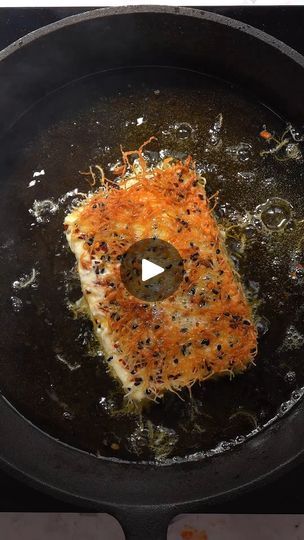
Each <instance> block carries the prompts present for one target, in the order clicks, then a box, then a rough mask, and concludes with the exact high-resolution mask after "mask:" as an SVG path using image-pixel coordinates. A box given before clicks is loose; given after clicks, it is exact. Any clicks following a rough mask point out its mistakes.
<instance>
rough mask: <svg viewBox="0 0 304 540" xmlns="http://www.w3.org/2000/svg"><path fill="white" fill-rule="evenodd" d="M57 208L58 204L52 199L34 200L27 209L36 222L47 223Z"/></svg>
mask: <svg viewBox="0 0 304 540" xmlns="http://www.w3.org/2000/svg"><path fill="white" fill-rule="evenodd" d="M58 209H59V206H58V204H57V203H55V202H54V200H53V199H45V200H44V201H37V200H35V201H34V202H33V206H32V208H30V209H29V213H30V214H31V215H32V216H34V218H35V219H36V222H37V223H49V221H50V219H51V217H52V215H53V214H56V212H57V211H58Z"/></svg>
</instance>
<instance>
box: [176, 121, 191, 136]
mask: <svg viewBox="0 0 304 540" xmlns="http://www.w3.org/2000/svg"><path fill="white" fill-rule="evenodd" d="M192 132H193V128H192V126H191V125H190V124H188V123H186V122H184V123H182V124H175V133H176V138H177V139H180V140H185V139H190V138H191V136H192Z"/></svg>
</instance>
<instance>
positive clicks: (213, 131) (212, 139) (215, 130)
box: [208, 113, 223, 146]
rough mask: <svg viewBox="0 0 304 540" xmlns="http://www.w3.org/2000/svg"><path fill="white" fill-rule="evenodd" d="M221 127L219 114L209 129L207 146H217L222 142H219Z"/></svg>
mask: <svg viewBox="0 0 304 540" xmlns="http://www.w3.org/2000/svg"><path fill="white" fill-rule="evenodd" d="M222 125H223V115H222V114H221V113H220V114H219V115H218V116H217V117H216V119H215V121H214V124H213V126H212V127H211V128H210V129H209V132H208V133H209V141H208V142H209V144H210V145H211V146H219V145H220V143H221V142H222V140H221V129H222Z"/></svg>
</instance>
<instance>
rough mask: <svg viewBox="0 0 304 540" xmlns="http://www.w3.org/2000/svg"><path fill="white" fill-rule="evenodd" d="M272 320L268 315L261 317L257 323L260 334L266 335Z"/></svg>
mask: <svg viewBox="0 0 304 540" xmlns="http://www.w3.org/2000/svg"><path fill="white" fill-rule="evenodd" d="M269 326H270V322H269V321H268V319H266V317H260V318H259V319H258V321H257V323H256V328H257V331H258V334H259V336H260V337H261V336H264V335H265V334H266V333H267V332H268V330H269Z"/></svg>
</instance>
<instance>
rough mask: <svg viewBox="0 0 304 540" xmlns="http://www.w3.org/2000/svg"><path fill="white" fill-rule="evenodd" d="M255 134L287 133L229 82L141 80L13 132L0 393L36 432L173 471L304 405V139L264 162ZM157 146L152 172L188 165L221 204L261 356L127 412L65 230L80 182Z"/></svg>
mask: <svg viewBox="0 0 304 540" xmlns="http://www.w3.org/2000/svg"><path fill="white" fill-rule="evenodd" d="M38 119H39V121H38ZM264 124H266V126H267V129H268V130H269V131H270V132H271V133H273V135H274V136H275V138H276V139H279V138H280V136H281V135H282V133H283V132H284V131H285V128H286V122H285V121H284V120H282V119H281V118H279V117H278V116H277V115H275V114H274V113H273V112H272V111H271V110H270V109H267V108H266V107H265V106H263V105H261V104H259V103H256V102H255V101H254V100H252V99H251V98H250V97H248V96H246V95H243V94H242V93H241V92H240V90H239V89H237V88H233V87H231V86H230V85H228V84H226V83H223V82H220V81H216V80H214V79H211V78H208V77H206V76H203V75H200V74H195V73H190V72H187V73H186V77H185V72H184V71H178V70H173V69H172V70H170V69H169V68H168V69H156V68H155V69H154V68H153V69H152V68H151V69H150V68H146V69H138V70H133V71H132V70H130V71H129V72H128V71H126V70H124V71H123V72H111V73H107V74H105V73H103V74H100V75H95V76H92V77H89V78H86V79H83V80H81V81H76V82H74V83H73V84H71V85H70V86H68V87H65V88H64V89H62V90H60V91H58V92H57V93H54V94H53V95H52V96H49V97H46V98H45V100H44V102H41V103H40V104H38V105H37V106H36V107H34V108H33V110H32V111H29V112H28V113H27V114H26V115H24V116H23V117H22V118H21V119H20V120H19V122H18V124H17V125H16V126H15V127H14V128H13V129H12V130H11V133H10V136H9V137H8V141H9V144H8V143H7V146H5V145H4V147H3V150H2V157H1V158H0V159H2V161H3V163H2V164H1V170H2V171H3V174H4V176H5V177H6V178H7V182H6V183H5V186H4V187H2V189H3V190H4V193H3V196H2V197H1V201H0V204H1V205H2V207H1V209H0V215H1V216H2V217H1V219H3V220H4V223H5V228H4V230H5V235H6V236H5V237H3V238H2V237H0V255H1V262H2V268H3V280H2V282H1V284H0V288H1V295H0V296H1V301H2V302H3V306H2V307H3V312H4V313H5V320H4V324H6V325H7V327H9V328H11V331H10V332H9V333H7V335H5V336H2V338H1V339H2V343H1V345H2V348H3V361H2V364H1V369H0V387H1V391H2V392H3V393H4V395H5V396H6V397H7V398H8V399H9V400H10V401H11V402H12V403H13V405H14V406H16V407H17V409H18V410H20V411H21V412H22V413H23V414H24V415H25V416H26V417H28V418H29V419H30V420H31V421H33V422H34V423H36V424H37V425H39V426H40V427H42V429H44V430H45V431H47V432H48V433H50V434H52V435H54V436H55V437H56V438H59V439H61V440H63V441H65V442H67V443H69V444H71V445H73V446H75V447H77V448H81V449H83V450H86V451H89V452H92V453H94V454H95V455H97V456H99V457H108V458H118V459H124V460H137V461H147V460H154V461H155V460H156V461H157V462H158V463H160V464H168V463H171V462H172V461H180V460H184V459H201V458H202V457H204V456H209V455H213V454H214V453H219V452H223V451H226V450H229V449H231V448H232V447H233V446H235V445H238V444H241V443H242V442H243V441H244V440H246V438H247V437H248V436H252V435H255V434H257V433H258V432H259V431H260V430H261V429H263V428H265V426H266V427H267V426H268V425H269V423H271V422H273V421H275V419H277V418H279V417H281V416H282V415H284V414H286V413H287V412H288V411H290V409H291V408H292V407H293V406H295V404H296V403H297V402H298V401H299V400H300V399H302V396H303V388H304V366H303V362H302V352H303V347H304V325H303V314H304V297H303V296H304V292H303V283H304V208H303V200H304V197H303V195H304V193H302V191H303V192H304V182H303V180H304V178H303V176H304V173H303V155H302V152H303V144H302V143H303V141H302V136H303V134H301V133H299V132H297V130H296V129H294V128H292V127H290V129H289V132H288V137H289V139H290V141H289V143H288V145H286V148H283V149H282V150H280V154H276V153H275V152H269V153H267V154H263V152H264V151H265V150H267V151H268V150H271V149H272V148H273V147H274V145H273V146H271V145H272V143H271V141H270V142H265V141H264V140H263V139H262V138H261V137H259V132H260V131H261V129H262V128H264V129H265V127H264ZM42 127H43V129H42ZM21 135H22V136H21ZM151 135H155V136H156V137H157V139H158V141H157V142H154V143H152V144H151V146H149V147H148V148H147V149H146V153H145V155H146V157H147V159H148V160H149V161H150V164H151V165H152V166H153V165H155V164H157V163H158V162H159V161H160V160H161V159H163V158H164V157H166V156H169V155H173V156H175V157H177V158H180V159H183V158H185V157H186V156H187V155H189V154H191V155H192V156H193V158H194V159H195V161H196V166H197V169H198V171H199V172H200V173H201V174H202V175H203V176H205V178H206V181H207V191H208V194H209V195H212V194H214V193H215V192H216V191H219V199H218V204H217V206H216V208H215V210H214V212H215V215H216V218H217V220H218V223H219V225H220V227H221V229H222V230H223V232H224V234H225V237H226V244H227V247H228V250H229V253H230V256H231V258H232V260H233V262H234V264H235V266H236V269H237V270H238V272H239V273H240V275H241V278H242V281H243V284H244V287H245V291H246V294H247V296H248V299H249V301H250V303H251V304H252V306H253V310H254V316H255V320H256V325H257V329H258V333H259V354H258V356H257V358H256V367H252V368H251V369H249V370H248V371H247V372H246V373H245V374H243V375H242V376H239V377H236V378H234V379H233V380H231V381H230V380H229V379H228V378H227V379H218V380H216V381H210V382H207V383H205V384H202V385H195V386H194V387H193V388H192V395H191V396H190V395H189V392H188V391H187V390H184V391H183V392H182V393H181V395H180V397H178V396H175V395H174V394H167V395H165V397H164V398H163V400H161V401H160V402H159V403H158V404H154V403H151V404H150V405H149V406H147V407H145V408H144V409H143V410H136V409H134V408H133V409H132V408H126V406H125V403H124V399H123V395H122V392H121V389H120V386H119V384H118V383H117V382H116V381H115V380H113V379H112V378H111V377H110V376H109V374H108V373H107V372H106V366H105V364H104V359H103V355H102V352H101V351H100V350H99V348H98V344H97V342H96V340H95V338H94V335H93V333H92V327H91V324H90V322H89V321H88V319H87V318H86V317H83V316H81V317H76V318H75V317H74V312H73V310H72V309H71V306H73V305H74V304H75V302H76V301H77V300H78V299H79V298H80V296H81V291H80V286H79V280H78V276H77V270H76V268H75V262H74V258H73V255H72V254H71V253H70V251H69V249H68V247H67V243H66V240H65V237H64V235H63V220H64V216H65V214H66V213H67V212H68V211H70V210H71V208H72V207H73V205H75V204H77V203H78V202H80V201H81V200H82V199H83V196H84V194H86V193H88V191H89V189H90V187H89V185H88V184H87V183H86V180H85V177H84V176H81V175H79V171H84V170H87V169H88V168H89V166H90V165H94V164H100V165H102V166H103V167H104V168H105V169H106V170H111V168H113V166H114V165H115V164H116V163H118V162H119V161H120V159H121V155H120V150H119V145H120V144H122V146H123V148H124V149H129V148H131V149H132V148H137V147H139V145H140V144H141V143H142V142H143V141H145V140H147V139H148V138H149V137H150V136H151ZM290 145H296V148H295V147H294V146H293V147H291V146H290ZM261 153H262V154H263V155H261ZM282 158H284V159H282ZM37 171H43V174H39V177H38V178H36V176H37V174H36V173H37ZM301 190H302V191H301ZM33 269H35V271H36V274H35V276H34V278H33V274H32V271H33ZM32 278H33V280H32V281H31V279H32ZM14 283H15V286H14ZM16 284H19V285H18V286H17V285H16ZM20 284H21V286H20Z"/></svg>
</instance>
